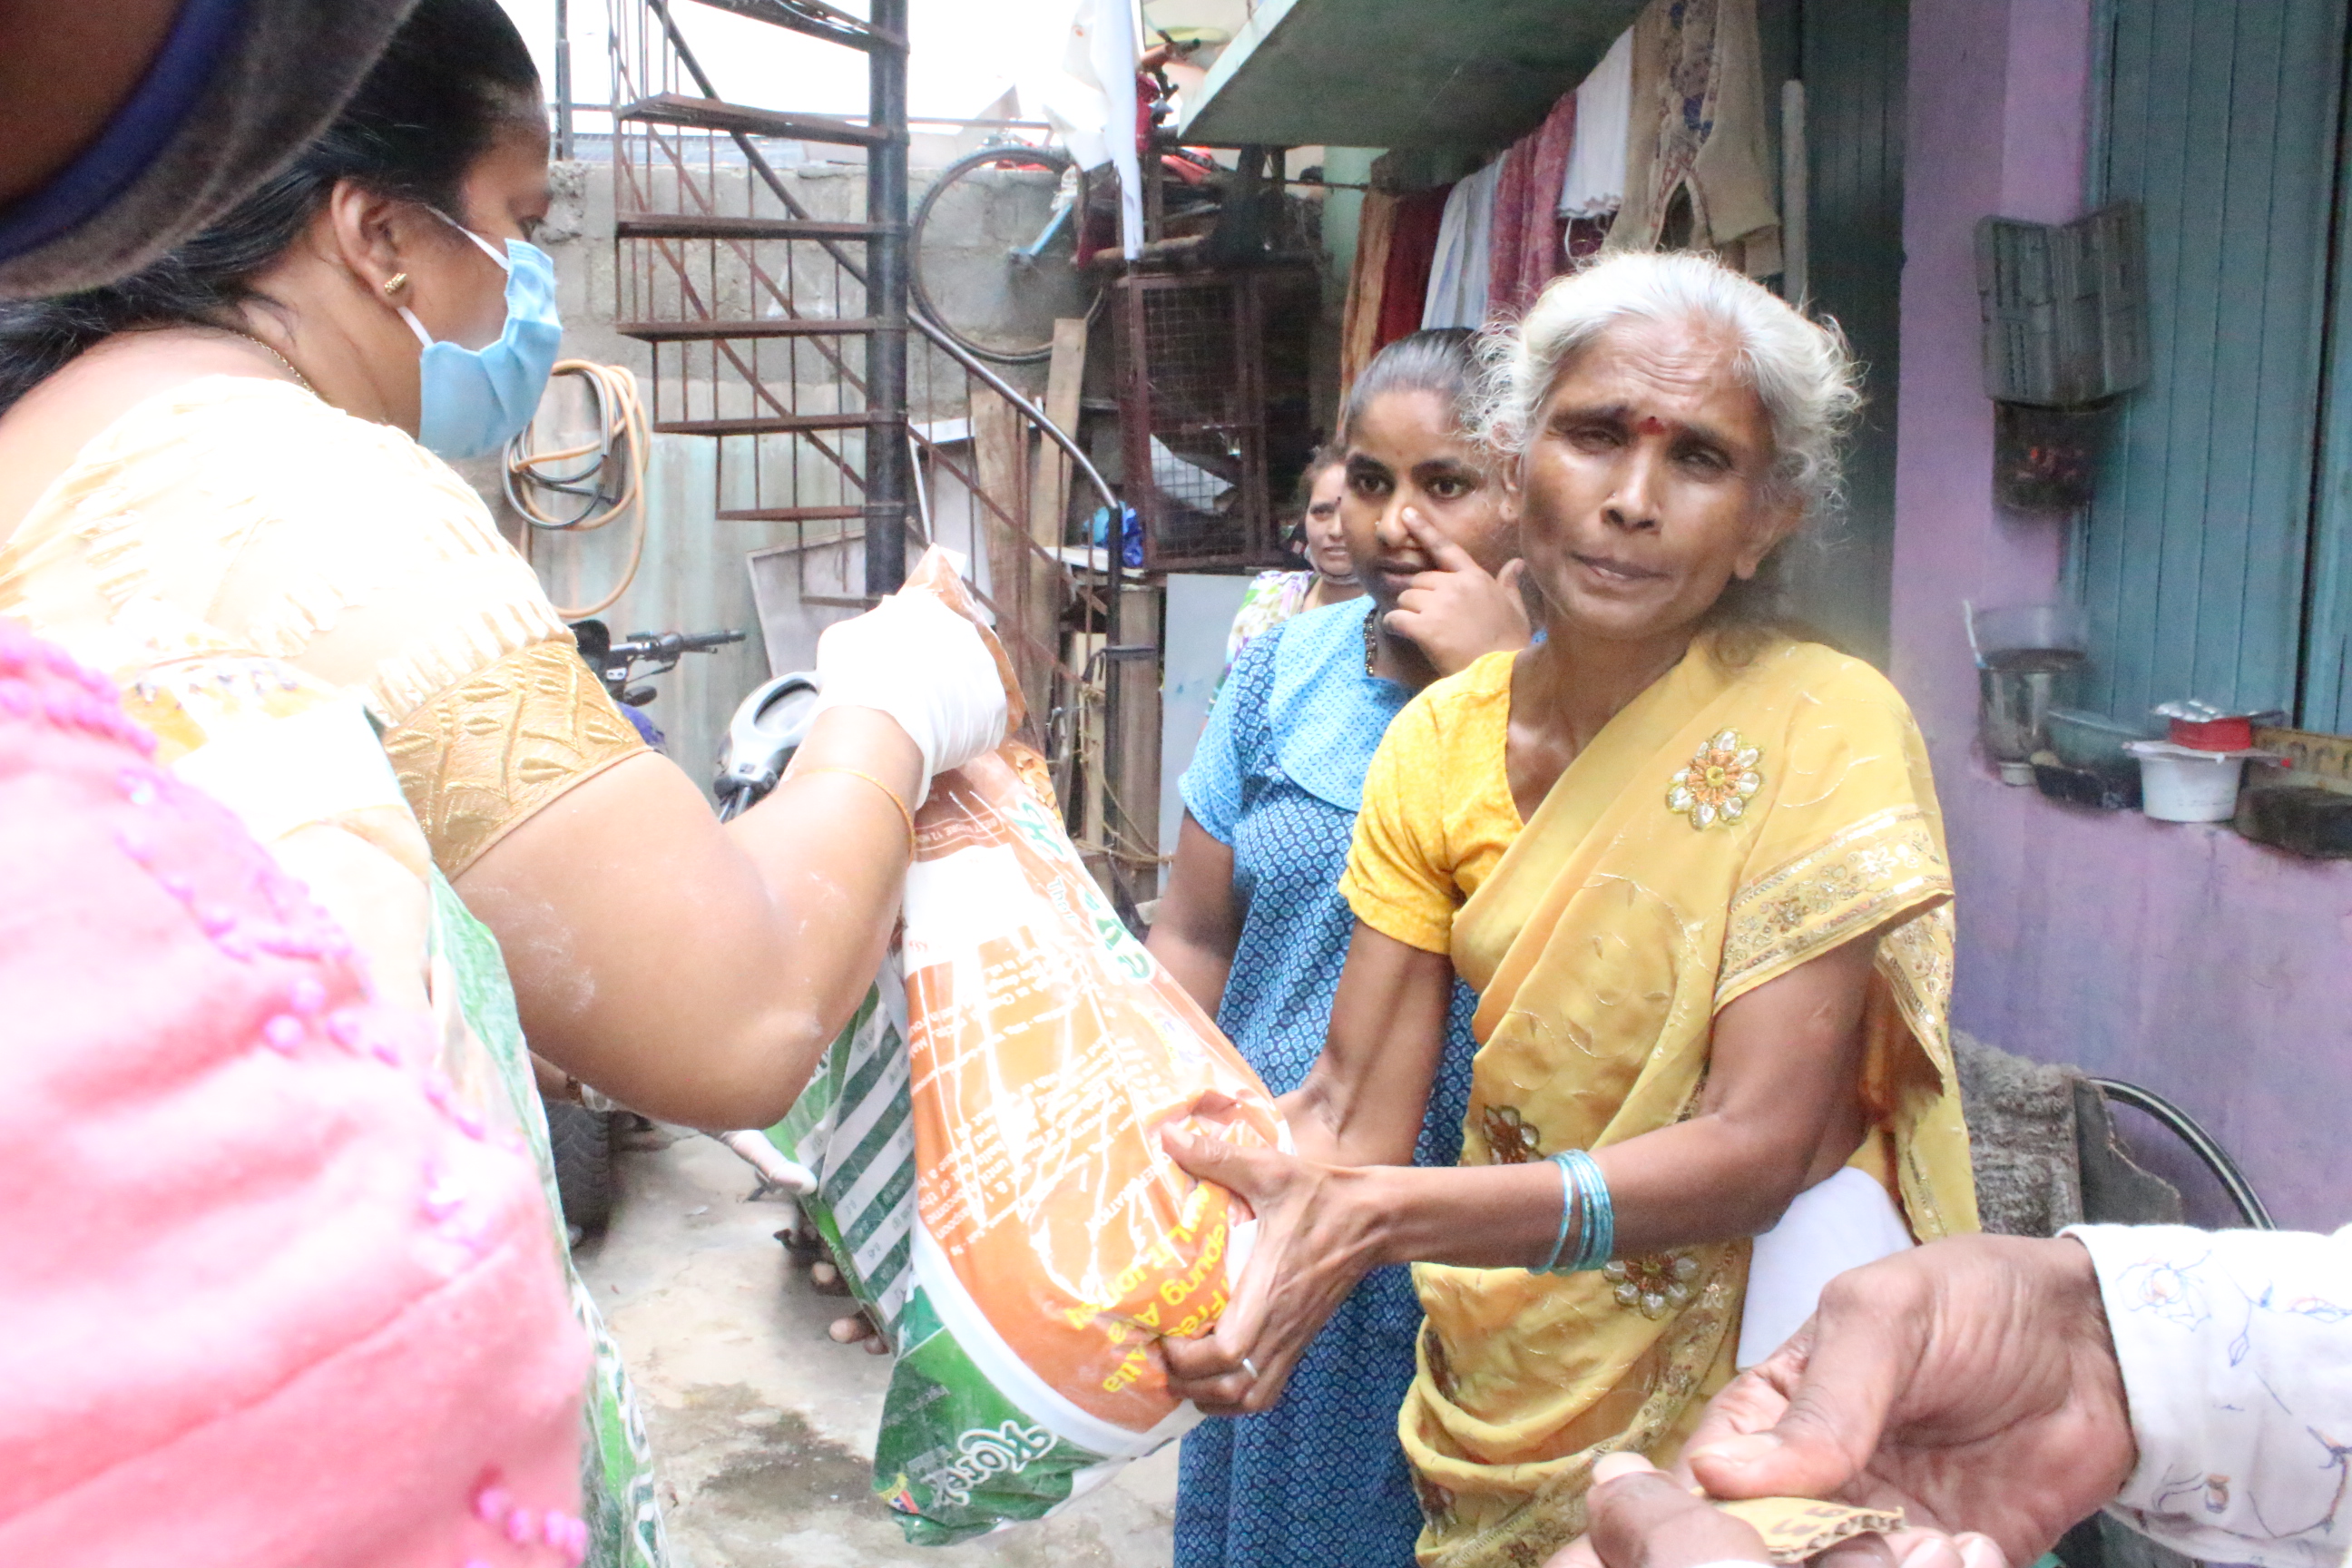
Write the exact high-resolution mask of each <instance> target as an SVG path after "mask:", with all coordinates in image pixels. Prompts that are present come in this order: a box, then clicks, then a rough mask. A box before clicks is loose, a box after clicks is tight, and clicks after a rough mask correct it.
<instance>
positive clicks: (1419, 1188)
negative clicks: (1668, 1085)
mask: <svg viewBox="0 0 2352 1568" xmlns="http://www.w3.org/2000/svg"><path fill="white" fill-rule="evenodd" d="M1371 935H1377V933H1370V932H1366V931H1363V929H1362V928H1361V927H1359V928H1358V937H1357V942H1356V945H1355V946H1353V947H1351V948H1350V949H1349V974H1348V975H1347V976H1346V977H1343V978H1342V980H1341V981H1340V994H1341V996H1342V997H1343V998H1345V997H1346V996H1347V995H1348V993H1349V984H1350V981H1351V980H1355V978H1356V977H1355V971H1356V968H1357V954H1358V952H1360V951H1362V950H1363V949H1364V946H1365V939H1366V937H1367V936H1371ZM1873 935H1874V933H1873V934H1865V935H1863V936H1859V937H1856V938H1854V939H1853V940H1852V941H1850V942H1846V943H1844V944H1843V945H1842V946H1840V947H1838V948H1836V949H1834V950H1832V952H1828V953H1825V954H1823V955H1822V956H1821V957H1819V958H1815V959H1813V960H1811V962H1809V963H1804V964H1801V965H1800V966H1799V967H1798V968H1796V969H1794V970H1792V971H1790V973H1787V974H1784V975H1781V976H1780V977H1779V978H1778V979H1775V980H1771V981H1769V982H1767V983H1766V984H1762V985H1759V986H1758V987H1757V988H1756V989H1755V990H1753V991H1751V992H1749V993H1748V994H1747V995H1745V996H1742V997H1740V998H1739V999H1738V1000H1737V1001H1735V1002H1733V1003H1732V1004H1731V1005H1728V1006H1727V1007H1725V1008H1724V1009H1723V1011H1722V1012H1721V1013H1720V1014H1719V1015H1717V1019H1716V1027H1715V1038H1714V1043H1713V1046H1712V1048H1711V1059H1710V1067H1709V1070H1708V1076H1707V1087H1706V1089H1705V1090H1704V1091H1703V1093H1702V1096H1701V1099H1700V1102H1699V1109H1698V1113H1697V1114H1696V1115H1695V1116H1693V1117H1692V1119H1691V1120H1689V1121H1684V1122H1679V1123H1676V1124H1675V1125H1674V1126H1672V1127H1667V1128H1663V1129H1660V1130H1659V1131H1654V1132H1648V1133H1644V1134H1643V1135H1642V1136H1640V1137H1638V1138H1631V1139H1628V1140H1626V1141H1625V1142H1622V1143H1616V1144H1612V1145H1611V1146H1609V1147H1608V1148H1606V1149H1603V1150H1601V1151H1600V1152H1598V1153H1597V1154H1596V1155H1595V1158H1596V1159H1597V1160H1598V1161H1599V1163H1600V1165H1601V1173H1602V1174H1603V1175H1604V1176H1605V1177H1606V1178H1607V1179H1608V1183H1609V1190H1610V1196H1611V1200H1612V1208H1613V1209H1614V1211H1615V1218H1616V1241H1617V1245H1616V1252H1617V1255H1618V1256H1619V1257H1621V1258H1622V1257H1633V1256H1637V1255H1639V1254H1642V1253H1645V1252H1656V1251H1659V1250H1662V1249H1664V1248H1666V1247H1686V1246H1690V1245H1693V1244H1695V1243H1698V1242H1705V1241H1718V1240H1727V1239H1729V1238H1732V1237H1742V1236H1753V1235H1755V1234H1757V1233H1758V1232H1759V1231H1762V1230H1766V1229H1769V1228H1770V1226H1772V1225H1773V1223H1774V1222H1775V1221H1777V1220H1778V1219H1779V1218H1780V1214H1781V1212H1782V1211H1783V1210H1784V1209H1785V1208H1787V1206H1788V1204H1789V1200H1790V1199H1791V1198H1793V1197H1794V1196H1796V1194H1798V1193H1799V1192H1801V1191H1802V1190H1803V1187H1804V1184H1805V1183H1806V1181H1807V1180H1808V1178H1809V1177H1810V1176H1811V1174H1812V1173H1813V1172H1814V1170H1815V1169H1816V1167H1817V1165H1818V1164H1819V1163H1820V1160H1821V1159H1822V1157H1823V1156H1824V1154H1825V1153H1826V1152H1831V1151H1832V1150H1833V1149H1834V1147H1835V1146H1836V1143H1837V1142H1838V1140H1837V1137H1836V1136H1833V1133H1834V1131H1835V1130H1836V1129H1837V1128H1838V1127H1840V1126H1842V1125H1843V1126H1848V1127H1850V1128H1851V1129H1852V1131H1853V1139H1854V1140H1858V1139H1859V1138H1860V1136H1861V1126H1862V1111H1861V1103H1860V1089H1859V1080H1860V1077H1861V1053H1862V1049H1863V1041H1862V1032H1861V1028H1860V1023H1861V1018H1862V1010H1863V1002H1864V995H1865V994H1866V991H1867V987H1868V984H1869V978H1870V968H1871V963H1872V959H1873V957H1874V950H1875V947H1876V942H1874V940H1873ZM1381 940H1383V941H1385V940H1386V939H1381ZM1392 945H1395V946H1399V947H1402V944H1401V943H1397V944H1392ZM1404 951H1405V952H1411V951H1412V950H1411V949H1409V948H1407V949H1404ZM1424 956H1427V955H1424ZM1440 962H1441V963H1443V960H1441V961H1440ZM1410 967H1411V966H1410V965H1408V964H1407V963H1405V962H1404V961H1402V960H1401V959H1400V958H1398V956H1397V955H1395V954H1389V953H1382V952H1380V950H1379V949H1377V948H1375V949H1374V950H1373V953H1372V955H1371V956H1370V959H1369V961H1368V964H1367V970H1366V979H1365V980H1362V981H1358V982H1357V984H1358V985H1359V987H1360V990H1359V994H1358V997H1357V1001H1358V1004H1359V1005H1360V1007H1361V1008H1363V1009H1365V1010H1366V1012H1367V1013H1368V1014H1369V1011H1370V1009H1371V1008H1374V1007H1377V1006H1379V1005H1381V1004H1382V1003H1383V1002H1384V1001H1385V1002H1387V1003H1388V1004H1389V1005H1392V1006H1405V1007H1409V1006H1411V1005H1412V1000H1411V998H1412V986H1411V985H1410V984H1409V983H1407V984H1401V983H1400V977H1401V976H1402V975H1404V974H1406V973H1410ZM1375 981H1378V982H1381V983H1380V984H1375V983H1374V982H1375ZM1438 994H1439V995H1440V996H1441V997H1442V996H1443V995H1444V991H1443V989H1442V988H1441V989H1440V990H1439V992H1438ZM1352 1011H1353V1010H1352V1009H1351V1012H1352ZM1442 1016H1443V1015H1442V1011H1441V1014H1440V1017H1441V1020H1442ZM1400 1023H1402V1019H1400ZM1441 1027H1442V1022H1441ZM1417 1037H1418V1036H1417V1034H1408V1033H1407V1032H1405V1031H1404V1030H1403V1029H1402V1028H1400V1029H1399V1030H1398V1034H1397V1041H1398V1043H1399V1044H1400V1045H1402V1044H1404V1043H1405V1042H1407V1041H1409V1040H1412V1039H1414V1038H1417ZM1376 1038H1377V1036H1376V1034H1375V1033H1374V1032H1373V1030H1372V1028H1371V1027H1370V1023H1369V1022H1361V1023H1360V1022H1355V1021H1352V1020H1351V1019H1343V1018H1342V1017H1341V1016H1340V1015H1339V1011H1338V1010H1337V1009H1336V1008H1335V1009H1334V1012H1333V1016H1332V1042H1331V1045H1330V1046H1328V1047H1326V1061H1324V1062H1318V1064H1317V1067H1316V1069H1315V1075H1314V1077H1312V1078H1310V1079H1309V1080H1308V1083H1307V1087H1306V1088H1304V1089H1301V1090H1300V1092H1299V1094H1298V1095H1297V1096H1293V1097H1292V1100H1293V1101H1300V1102H1306V1103H1302V1104H1301V1105H1300V1106H1299V1107H1298V1108H1297V1109H1293V1114H1294V1116H1299V1117H1300V1118H1301V1119H1302V1120H1303V1119H1304V1115H1303V1112H1304V1111H1305V1110H1307V1105H1308V1104H1311V1105H1312V1106H1313V1107H1314V1110H1315V1114H1316V1115H1318V1117H1320V1118H1322V1119H1323V1120H1324V1121H1325V1123H1326V1125H1327V1126H1329V1127H1333V1128H1337V1129H1339V1130H1340V1136H1339V1142H1338V1147H1339V1149H1341V1150H1342V1151H1345V1152H1356V1151H1359V1150H1360V1149H1362V1148H1364V1147H1366V1146H1367V1145H1368V1142H1370V1140H1369V1138H1368V1137H1367V1134H1366V1132H1365V1131H1363V1130H1364V1129H1368V1128H1370V1127H1372V1126H1375V1125H1377V1126H1380V1127H1381V1128H1382V1131H1381V1134H1380V1139H1381V1141H1382V1142H1391V1146H1393V1145H1392V1141H1393V1140H1394V1139H1395V1137H1396V1131H1395V1125H1394V1123H1395V1121H1397V1120H1400V1119H1401V1117H1402V1110H1401V1108H1400V1107H1399V1106H1398V1105H1396V1104H1394V1103H1392V1102H1391V1103H1386V1104H1383V1103H1381V1100H1380V1098H1379V1097H1378V1095H1377V1093H1376V1092H1375V1091H1374V1086H1375V1085H1377V1084H1378V1083H1379V1081H1380V1074H1379V1072H1378V1071H1377V1070H1376V1065H1377V1064H1376V1062H1374V1061H1372V1060H1365V1059H1361V1058H1360V1047H1361V1046H1362V1044H1363V1043H1364V1042H1366V1041H1371V1040H1375V1039H1376ZM1335 1051H1336V1052H1337V1053H1338V1056H1337V1058H1335V1057H1334V1053H1335ZM1318 1080H1320V1081H1319V1084H1318ZM1421 1093H1422V1097H1423V1099H1425V1098H1426V1094H1427V1079H1426V1078H1423V1080H1422V1084H1421ZM1414 1104H1415V1109H1414V1111H1413V1115H1414V1119H1415V1124H1416V1125H1418V1121H1419V1118H1420V1116H1421V1114H1422V1111H1421V1110H1420V1104H1421V1101H1420V1100H1416V1101H1415V1102H1414ZM1286 1109H1292V1108H1291V1107H1290V1106H1287V1105H1286ZM1162 1137H1163V1139H1164V1140H1165V1141H1166V1142H1167V1145H1168V1148H1169V1151H1170V1152H1171V1153H1172V1154H1173V1155H1175V1157H1176V1159H1177V1161H1178V1163H1181V1165H1183V1167H1184V1168H1185V1169H1186V1170H1188V1171H1190V1172H1192V1173H1193V1174H1194V1175H1196V1176H1199V1177H1201V1178H1202V1179H1203V1180H1206V1181H1212V1182H1215V1183H1217V1184H1219V1185H1221V1186H1224V1187H1228V1188H1231V1189H1233V1190H1234V1191H1235V1192H1238V1193H1240V1194H1242V1196H1243V1197H1244V1198H1245V1199H1247V1200H1248V1202H1249V1204H1250V1206H1251V1207H1252V1209H1254V1210H1255V1212H1256V1214H1257V1215H1258V1217H1259V1220H1260V1222H1261V1224H1260V1229H1259V1232H1258V1241H1257V1247H1256V1250H1255V1252H1254V1253H1253V1254H1252V1255H1251V1258H1250V1262H1249V1268H1248V1271H1247V1272H1246V1274H1245V1275H1244V1278H1243V1280H1242V1283H1241V1286H1240V1288H1239V1289H1237V1290H1236V1291H1235V1293H1234V1304H1233V1306H1232V1307H1230V1308H1229V1309H1227V1310H1226V1312H1225V1314H1224V1316H1223V1318H1222V1319H1221V1320H1220V1321H1219V1323H1218V1326H1217V1331H1216V1332H1215V1334H1214V1335H1213V1336H1212V1337H1211V1338H1209V1339H1205V1340H1195V1341H1167V1342H1163V1345H1162V1350H1163V1353H1164V1355H1165V1357H1166V1360H1167V1363H1168V1367H1169V1376H1170V1386H1171V1390H1172V1391H1173V1392H1175V1393H1176V1394H1179V1395H1180V1396H1181V1397H1183V1398H1188V1399H1192V1400H1195V1401H1197V1402H1199V1403H1200V1404H1201V1405H1202V1408H1203V1409H1206V1410H1209V1411H1211V1412H1212V1413H1233V1412H1239V1411H1244V1410H1250V1411H1255V1410H1263V1409H1265V1408H1266V1407H1267V1406H1268V1405H1271V1404H1272V1403H1273V1402H1274V1401H1275V1400H1276V1398H1278V1397H1280V1395H1281V1393H1282V1387H1283V1384H1284V1383H1285V1381H1286V1379H1287V1378H1288V1375H1289V1372H1290V1368H1291V1367H1292V1366H1294V1365H1295V1364H1297V1358H1298V1356H1299V1355H1300V1354H1301V1353H1302V1352H1304V1351H1305V1350H1306V1347H1307V1343H1308V1342H1310V1341H1312V1340H1313V1338H1314V1337H1315V1335H1316V1333H1317V1332H1318V1331H1320V1329H1321V1328H1322V1326H1323V1324H1324V1322H1325V1321H1328V1318H1329V1317H1330V1315H1331V1313H1332V1311H1333V1310H1336V1309H1337V1308H1338V1306H1339V1302H1340V1301H1342V1300H1345V1299H1346V1297H1347V1294H1348V1292H1349V1291H1350V1290H1352V1289H1354V1288H1355V1285H1356V1282H1357V1281H1358V1280H1359V1279H1362V1278H1363V1276H1364V1275H1365V1274H1367V1273H1369V1272H1370V1270H1371V1269H1373V1268H1379V1267H1381V1265H1383V1264H1388V1263H1404V1262H1432V1263H1451V1264H1458V1265H1463V1266H1465V1267H1470V1268H1532V1267H1535V1266H1538V1265H1539V1264H1541V1263H1542V1262H1544V1261H1545V1260H1546V1259H1547V1258H1549V1257H1550V1255H1551V1251H1552V1247H1553V1245H1554V1243H1555V1241H1556V1240H1557V1239H1558V1237H1559V1219H1560V1178H1559V1172H1558V1171H1556V1170H1554V1169H1553V1168H1552V1166H1551V1165H1550V1164H1549V1163H1548V1162H1542V1163H1530V1164H1519V1165H1480V1166H1465V1167H1457V1168H1454V1169H1451V1170H1436V1169H1414V1168H1411V1167H1404V1168H1399V1166H1398V1165H1396V1164H1389V1165H1381V1166H1376V1167H1370V1168H1365V1167H1363V1166H1361V1165H1360V1164H1351V1163H1341V1162H1338V1161H1331V1160H1328V1158H1326V1157H1321V1155H1320V1152H1319V1151H1313V1150H1307V1153H1311V1154H1314V1155H1316V1156H1317V1157H1307V1155H1306V1154H1302V1155H1301V1156H1291V1155H1285V1154H1282V1153H1279V1152H1276V1151H1272V1150H1262V1149H1239V1148H1235V1147H1234V1146H1233V1145H1231V1144H1228V1143H1224V1142H1220V1141H1218V1140H1215V1139H1210V1138H1198V1137H1192V1136H1189V1135H1187V1134H1184V1133H1181V1132H1179V1131H1174V1130H1172V1129H1171V1130H1169V1131H1165V1132H1163V1133H1162ZM1301 1144H1302V1149H1303V1150H1306V1149H1307V1139H1305V1138H1302V1139H1301ZM1404 1147H1405V1148H1406V1149H1407V1151H1410V1149H1411V1141H1410V1138H1409V1137H1408V1138H1407V1139H1406V1141H1405V1143H1404ZM1845 1148H1846V1149H1847V1151H1848V1152H1851V1151H1852V1149H1853V1142H1846V1144H1845ZM1244 1358H1248V1359H1250V1360H1251V1361H1253V1362H1254V1363H1255V1365H1256V1367H1257V1369H1258V1375H1255V1376H1253V1375H1251V1374H1250V1373H1248V1372H1247V1371H1246V1370H1245V1369H1244V1365H1243V1363H1244Z"/></svg>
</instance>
